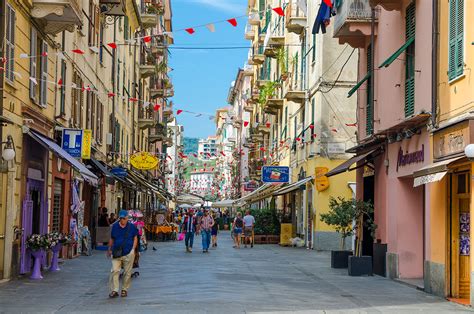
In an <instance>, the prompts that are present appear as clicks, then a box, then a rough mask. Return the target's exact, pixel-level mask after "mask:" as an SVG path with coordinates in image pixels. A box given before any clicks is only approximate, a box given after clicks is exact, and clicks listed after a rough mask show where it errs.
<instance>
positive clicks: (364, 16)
mask: <svg viewBox="0 0 474 314" xmlns="http://www.w3.org/2000/svg"><path fill="white" fill-rule="evenodd" d="M371 18H372V8H371V7H370V4H369V0H343V1H342V3H341V5H340V6H339V7H338V8H337V15H336V17H335V19H334V34H337V33H338V32H339V30H340V29H341V28H342V27H343V26H344V24H345V23H347V22H351V21H355V22H358V21H362V22H367V21H368V22H370V20H371Z"/></svg>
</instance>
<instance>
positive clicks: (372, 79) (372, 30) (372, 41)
mask: <svg viewBox="0 0 474 314" xmlns="http://www.w3.org/2000/svg"><path fill="white" fill-rule="evenodd" d="M371 20H372V21H371V25H370V55H371V56H372V57H371V59H372V60H370V61H371V65H370V70H371V72H372V73H371V74H370V89H371V91H370V96H371V99H370V107H371V110H372V121H371V123H372V132H373V133H375V107H374V104H375V86H374V82H375V77H374V76H375V7H372V18H371Z"/></svg>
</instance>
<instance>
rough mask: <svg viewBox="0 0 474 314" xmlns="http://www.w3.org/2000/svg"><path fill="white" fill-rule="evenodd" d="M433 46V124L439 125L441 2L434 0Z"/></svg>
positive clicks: (434, 125)
mask: <svg viewBox="0 0 474 314" xmlns="http://www.w3.org/2000/svg"><path fill="white" fill-rule="evenodd" d="M432 34H433V35H432V48H431V74H432V76H433V79H432V80H431V124H432V127H433V129H434V128H436V127H437V124H438V123H437V113H438V112H437V111H438V76H439V75H438V45H439V3H438V0H433V31H432Z"/></svg>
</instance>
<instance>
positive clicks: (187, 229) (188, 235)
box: [182, 209, 197, 253]
mask: <svg viewBox="0 0 474 314" xmlns="http://www.w3.org/2000/svg"><path fill="white" fill-rule="evenodd" d="M196 226H197V219H196V217H194V210H192V209H190V210H189V211H188V212H187V215H186V217H185V218H184V221H183V224H182V232H184V233H185V237H184V243H185V244H186V252H188V253H192V252H193V243H194V233H195V232H196Z"/></svg>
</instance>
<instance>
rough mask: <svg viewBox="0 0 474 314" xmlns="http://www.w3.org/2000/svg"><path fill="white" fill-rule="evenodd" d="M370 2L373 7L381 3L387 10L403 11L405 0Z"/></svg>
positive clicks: (377, 0)
mask: <svg viewBox="0 0 474 314" xmlns="http://www.w3.org/2000/svg"><path fill="white" fill-rule="evenodd" d="M369 2H370V6H371V7H376V6H378V5H379V6H381V7H382V8H384V9H385V10H387V11H394V10H395V11H401V10H402V5H403V1H400V0H370V1H369Z"/></svg>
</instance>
